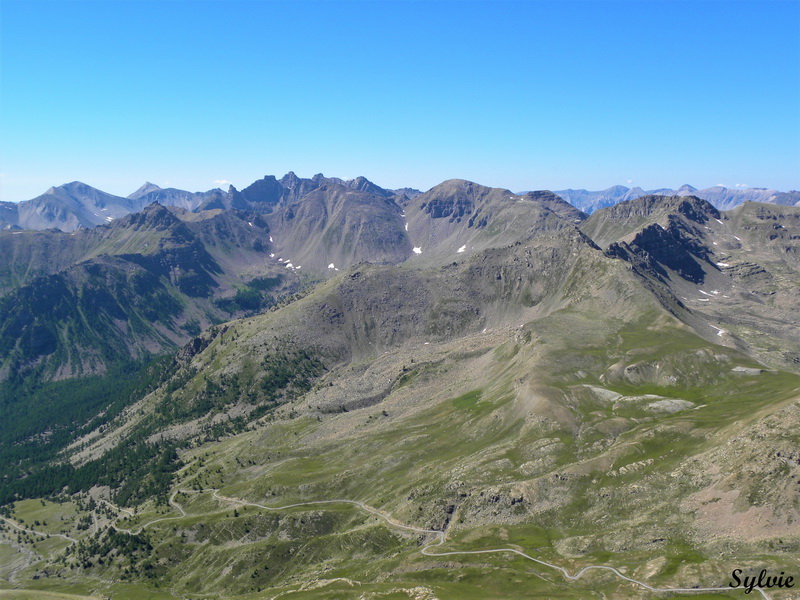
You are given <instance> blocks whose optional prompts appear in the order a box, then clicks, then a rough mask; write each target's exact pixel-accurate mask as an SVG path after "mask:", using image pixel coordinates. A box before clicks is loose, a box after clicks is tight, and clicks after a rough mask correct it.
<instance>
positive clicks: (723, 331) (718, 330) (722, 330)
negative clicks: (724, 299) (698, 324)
mask: <svg viewBox="0 0 800 600" xmlns="http://www.w3.org/2000/svg"><path fill="white" fill-rule="evenodd" d="M709 327H712V328H713V329H716V330H717V335H720V336H721V335H722V334H724V333H727V332H726V331H725V330H724V329H720V328H719V327H714V326H713V325H709Z"/></svg>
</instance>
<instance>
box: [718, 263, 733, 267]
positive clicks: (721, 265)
mask: <svg viewBox="0 0 800 600" xmlns="http://www.w3.org/2000/svg"><path fill="white" fill-rule="evenodd" d="M717 266H718V267H730V265H729V264H728V263H717Z"/></svg>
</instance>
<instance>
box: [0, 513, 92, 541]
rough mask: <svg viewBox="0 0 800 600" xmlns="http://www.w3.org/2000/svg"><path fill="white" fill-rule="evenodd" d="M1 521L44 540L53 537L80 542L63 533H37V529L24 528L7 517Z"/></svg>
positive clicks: (0, 518) (1, 518)
mask: <svg viewBox="0 0 800 600" xmlns="http://www.w3.org/2000/svg"><path fill="white" fill-rule="evenodd" d="M0 521H5V522H6V523H8V524H9V525H11V526H12V527H14V528H15V529H19V530H20V531H22V532H25V533H32V534H34V535H38V536H41V537H43V538H47V537H51V538H53V537H60V538H63V539H65V540H67V541H68V542H73V543H76V542H77V541H78V540H76V539H75V538H72V537H69V536H68V535H64V534H63V533H45V532H42V531H36V530H35V529H31V528H30V527H23V526H22V525H20V524H19V523H17V522H16V521H13V520H11V519H8V518H6V517H0Z"/></svg>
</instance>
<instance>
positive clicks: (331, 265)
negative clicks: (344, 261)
mask: <svg viewBox="0 0 800 600" xmlns="http://www.w3.org/2000/svg"><path fill="white" fill-rule="evenodd" d="M328 268H329V269H335V268H336V266H335V265H334V264H333V263H331V264H329V265H328Z"/></svg>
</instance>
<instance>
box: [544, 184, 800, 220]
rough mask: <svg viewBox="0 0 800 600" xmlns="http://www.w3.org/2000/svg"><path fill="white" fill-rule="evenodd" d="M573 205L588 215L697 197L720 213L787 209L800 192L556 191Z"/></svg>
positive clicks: (797, 200)
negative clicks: (647, 199) (649, 200)
mask: <svg viewBox="0 0 800 600" xmlns="http://www.w3.org/2000/svg"><path fill="white" fill-rule="evenodd" d="M555 193H556V194H558V195H559V196H561V197H562V198H563V199H564V200H566V201H567V202H569V203H570V204H572V205H573V206H575V207H577V208H579V209H581V210H582V211H584V212H585V213H587V214H591V213H593V212H594V211H596V210H598V209H601V208H605V207H606V206H613V205H614V204H617V203H618V202H623V201H624V200H633V199H634V198H640V197H641V196H654V195H657V196H695V197H697V198H702V199H703V200H707V201H708V202H710V203H711V204H712V205H714V206H715V207H716V208H718V209H719V210H730V209H732V208H735V207H737V206H739V205H740V204H743V203H745V202H763V203H766V204H782V205H784V206H800V192H797V191H790V192H779V191H777V190H771V189H767V188H736V189H729V188H726V187H725V186H722V185H716V186H714V187H710V188H706V189H703V190H698V189H697V188H695V187H692V186H691V185H688V184H686V185H682V186H681V187H680V188H678V189H677V190H671V189H667V188H661V189H656V190H650V191H645V190H643V189H642V188H640V187H635V188H627V187H625V186H624V185H615V186H612V187H610V188H608V189H606V190H601V191H596V192H590V191H587V190H572V189H569V190H558V191H557V192H555Z"/></svg>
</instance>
